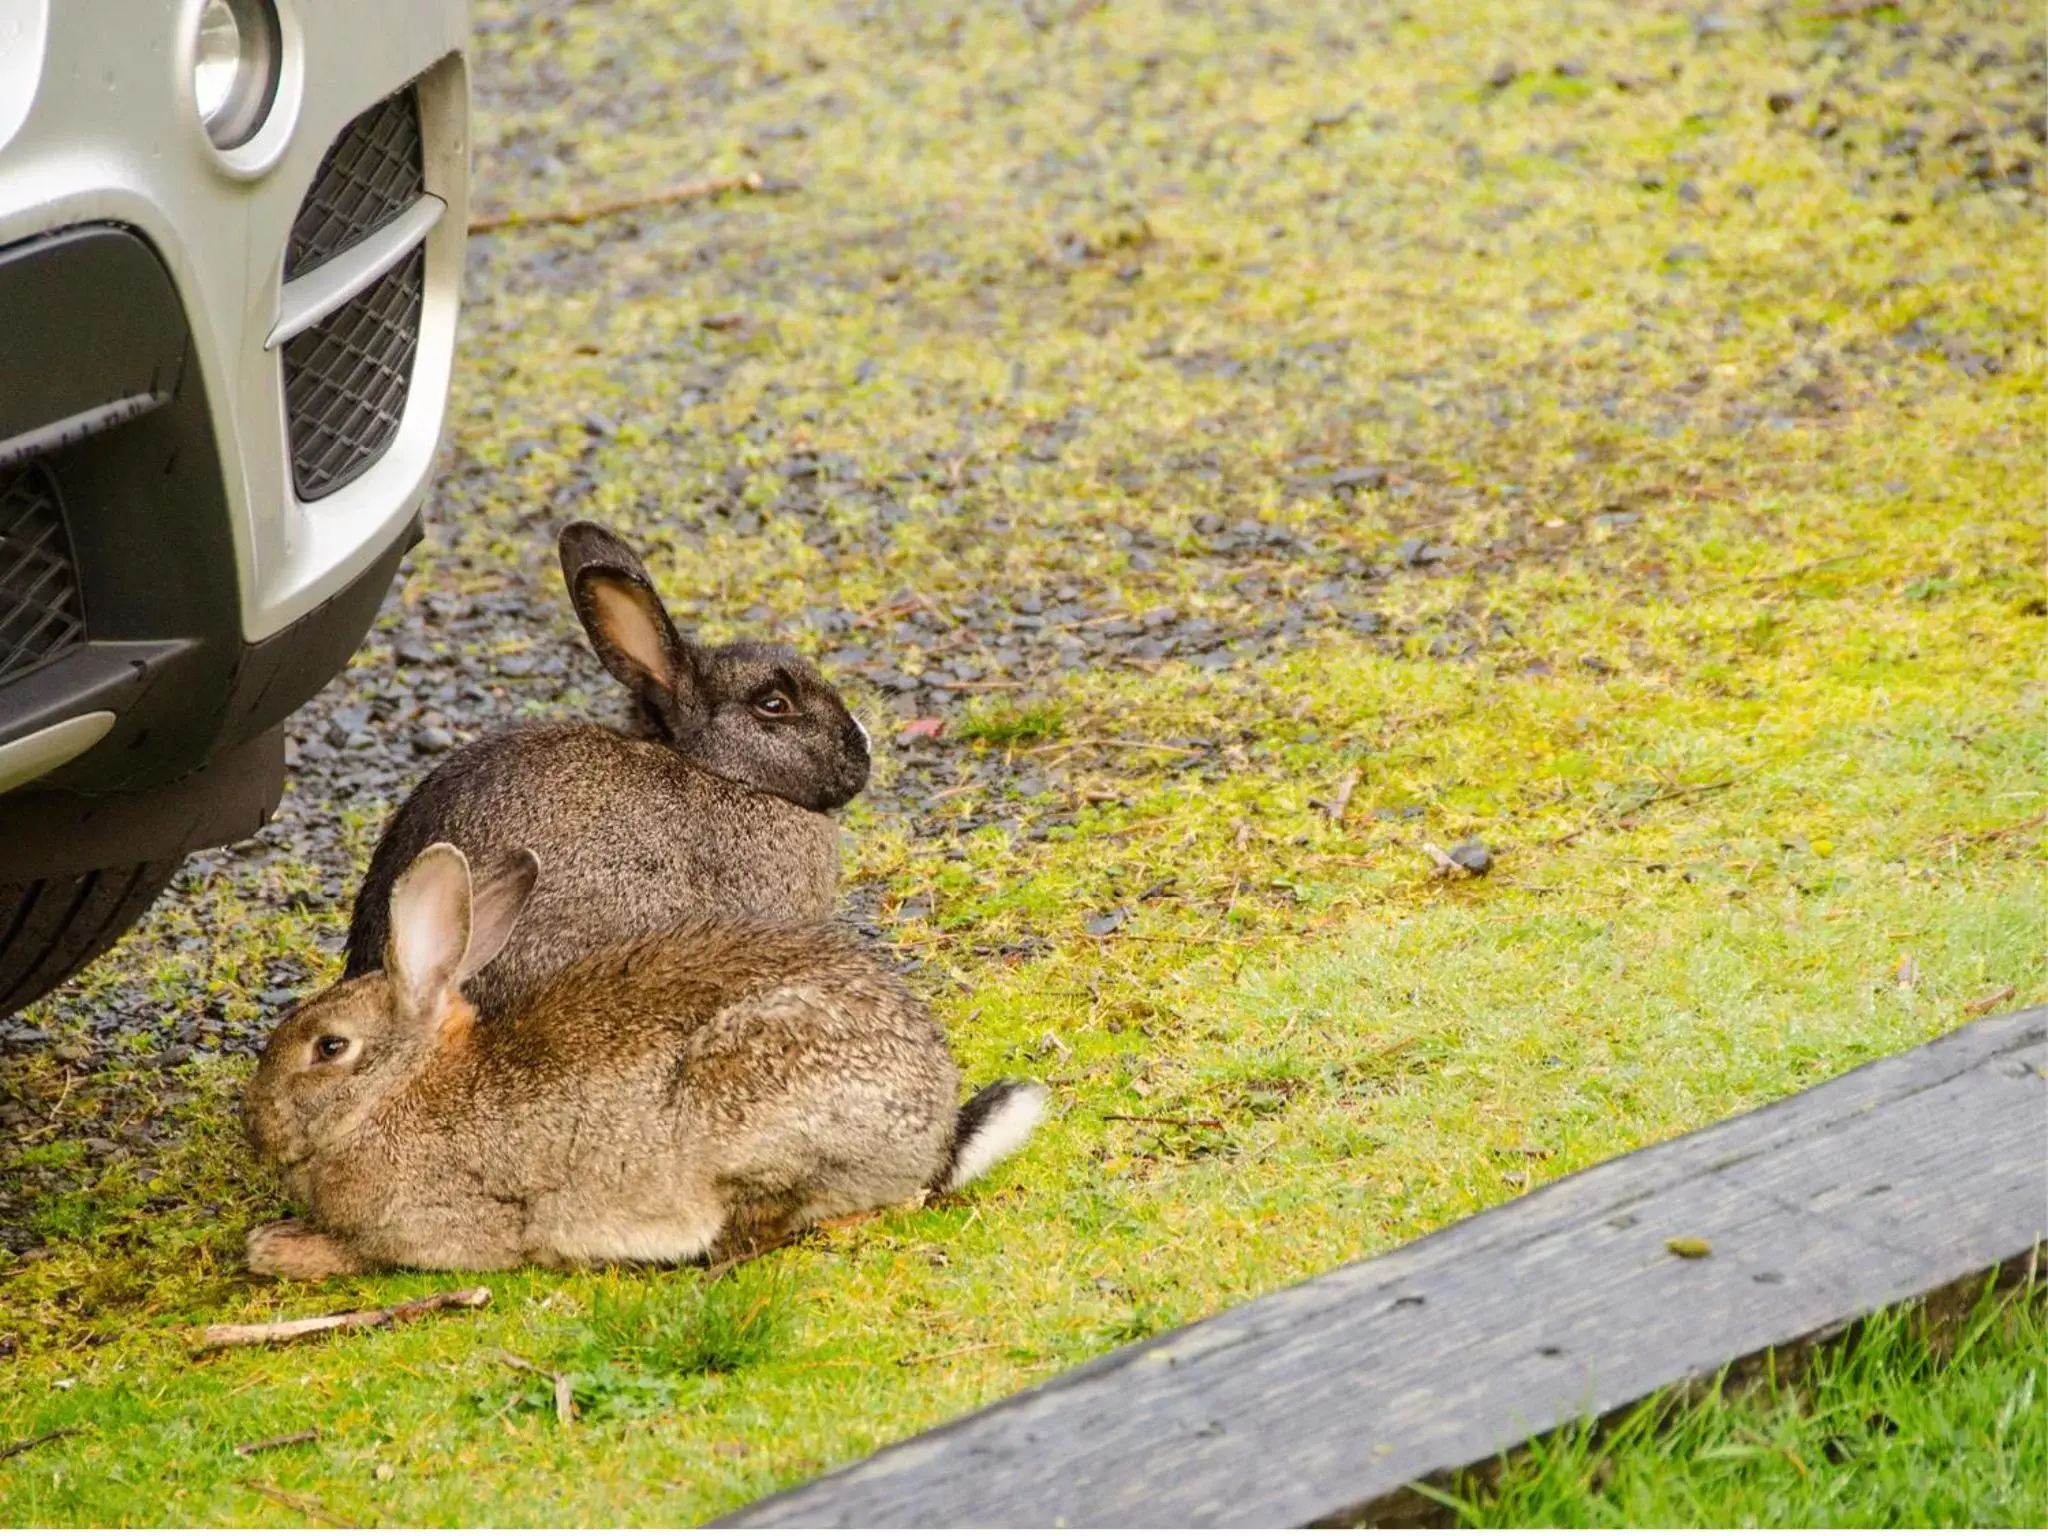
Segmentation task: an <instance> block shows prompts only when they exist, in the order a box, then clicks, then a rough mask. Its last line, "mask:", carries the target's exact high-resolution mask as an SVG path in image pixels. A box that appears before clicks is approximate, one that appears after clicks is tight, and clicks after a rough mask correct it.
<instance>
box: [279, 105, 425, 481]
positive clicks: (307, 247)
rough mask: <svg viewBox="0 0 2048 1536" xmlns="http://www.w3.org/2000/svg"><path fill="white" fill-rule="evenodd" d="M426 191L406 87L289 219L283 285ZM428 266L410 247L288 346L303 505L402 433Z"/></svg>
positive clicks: (375, 111) (416, 122) (352, 139)
mask: <svg viewBox="0 0 2048 1536" xmlns="http://www.w3.org/2000/svg"><path fill="white" fill-rule="evenodd" d="M425 189H426V182H425V176H424V173H423V169H422V163H421V154H420V116H419V99H418V96H417V95H416V93H415V92H414V91H413V89H412V88H411V87H410V86H408V87H407V88H406V89H405V90H402V91H400V92H398V93H397V94H396V95H394V96H390V97H387V98H386V99H385V100H383V101H381V102H379V103H378V104H377V105H376V106H374V107H372V108H370V109H369V110H368V111H367V112H364V113H362V114H361V115H359V116H358V117H357V118H356V119H355V120H354V121H353V122H351V123H350V124H349V125H348V126H347V127H346V128H344V129H343V130H342V131H341V136H340V137H339V138H337V139H336V140H335V141H334V145H333V147H332V148H331V149H329V150H328V151H327V156H326V158H325V159H324V160H322V161H321V162H320V171H319V174H318V175H316V176H315V177H314V178H313V188H312V190H311V191H310V192H308V193H307V194H306V200H305V201H304V202H303V203H301V204H300V205H299V211H298V215H297V216H296V217H295V218H294V219H293V220H292V233H291V239H290V242H289V243H288V245H287V246H286V249H285V259H284V273H285V280H286V281H287V282H289V281H290V280H291V279H292V278H294V277H296V276H298V275H300V274H301V273H303V272H306V271H309V270H310V269H312V268H314V267H317V266H319V265H320V263H321V262H323V261H326V260H328V259H329V258H331V257H334V256H337V255H339V254H340V253H341V252H343V251H345V250H347V249H348V248H349V247H350V246H352V245H354V244H355V243H356V242H357V241H359V240H361V239H362V238H363V237H364V236H365V235H367V234H369V233H371V232H372V231H373V230H376V229H378V228H381V227H382V226H383V225H385V224H387V223H389V222H390V221H391V220H392V219H394V218H396V217H397V216H398V215H399V214H401V213H403V212H405V210H406V209H408V208H410V207H411V206H412V205H413V204H414V203H415V202H416V201H418V199H419V197H420V196H421V194H422V193H423V192H424V191H425ZM425 269H426V260H425V253H424V251H420V250H416V251H414V252H413V253H412V254H411V255H409V256H408V257H406V259H405V260H404V261H402V262H400V263H399V264H398V265H397V266H395V267H393V268H392V269H391V270H390V271H389V272H387V273H385V274H384V276H382V277H381V278H379V279H378V280H377V281H376V282H375V283H373V284H371V285H370V287H368V288H367V289H365V290H364V291H363V292H362V293H360V294H358V295H356V297H355V298H353V299H351V300H350V301H349V302H348V303H347V304H344V305H343V306H342V307H341V308H340V309H338V310H336V311H335V312H334V313H333V314H331V315H329V316H328V317H327V318H326V319H324V320H322V321H321V322H320V323H319V324H318V325H315V326H313V327H312V328H311V329H309V330H306V331H303V332H301V333H300V334H299V335H297V336H294V337H293V338H292V339H291V340H290V341H288V342H286V343H285V346H284V395H285V422H286V426H287V429H288V430H289V432H290V434H291V454H292V484H293V486H294V488H295V489H296V490H297V492H298V496H299V499H300V500H301V501H314V500H317V499H318V498H320V497H322V496H326V495H328V494H330V493H332V492H334V491H337V490H339V489H341V487H342V486H344V485H347V484H348V483H349V482H350V481H351V480H353V479H355V478H356V477H357V476H358V475H360V474H362V473H363V471H364V470H366V469H368V468H369V467H370V466H371V465H372V464H374V463H376V462H377V460H378V458H379V457H381V456H382V454H383V452H384V450H385V449H386V448H388V447H390V446H391V439H392V438H393V437H394V436H396V435H397V432H398V423H399V418H400V417H401V416H403V415H404V414H405V400H406V393H407V390H408V388H409V387H410V385H411V383H412V365H413V357H414V354H415V353H416V352H417V351H418V348H419V334H420V312H421V308H422V305H423V302H424V296H425V291H426V289H425Z"/></svg>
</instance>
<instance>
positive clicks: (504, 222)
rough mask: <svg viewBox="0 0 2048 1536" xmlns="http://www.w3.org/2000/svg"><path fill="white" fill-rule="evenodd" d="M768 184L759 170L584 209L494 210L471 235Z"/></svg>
mask: <svg viewBox="0 0 2048 1536" xmlns="http://www.w3.org/2000/svg"><path fill="white" fill-rule="evenodd" d="M767 190H768V183H767V181H766V180H765V179H764V178H763V177H762V175H761V173H760V172H759V171H749V172H747V174H746V175H744V176H707V177H706V178H705V179H704V180H702V181H686V182H684V183H683V184H682V185H681V186H679V187H670V188H669V189H668V190H666V191H664V192H651V193H648V194H646V195H645V196H641V197H621V198H617V199H614V200H613V201H611V202H606V203H591V204H588V205H586V206H584V207H581V208H554V209H550V210H548V211H546V212H542V213H493V214H486V215H484V216H483V217H481V218H475V219H471V220H470V221H469V232H470V233H471V234H472V235H487V234H489V233H491V232H492V231H493V230H498V229H534V228H537V227H540V226H542V225H547V224H588V223H589V222H590V221H591V220H592V219H606V218H610V217H611V216H612V215H613V214H617V213H634V212H637V211H638V210H640V209H642V208H658V207H663V206H666V205H669V204H673V203H694V202H701V201H702V200H703V199H705V198H707V197H717V196H719V195H721V194H722V193H726V192H765V191H767Z"/></svg>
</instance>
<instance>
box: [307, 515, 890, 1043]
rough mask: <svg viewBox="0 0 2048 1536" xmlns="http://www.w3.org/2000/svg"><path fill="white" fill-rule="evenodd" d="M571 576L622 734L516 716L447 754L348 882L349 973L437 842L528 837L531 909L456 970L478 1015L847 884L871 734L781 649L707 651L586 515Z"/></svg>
mask: <svg viewBox="0 0 2048 1536" xmlns="http://www.w3.org/2000/svg"><path fill="white" fill-rule="evenodd" d="M561 556H562V575H563V578H564V579H565V580H566V581H567V583H568V587H569V595H570V598H571V600H572V601H573V602H574V603H575V605H576V614H577V617H578V618H580V619H581V620H582V621H583V628H584V630H585V632H586V633H587V634H588V635H589V637H590V643H591V645H592V647H593V648H594V649H595V650H596V652H597V655H598V659H599V660H600V661H602V662H603V663H604V665H605V668H606V670H607V671H609V672H610V673H611V674H612V676H614V677H616V678H617V679H618V680H619V681H620V682H622V683H624V684H625V685H626V687H627V688H628V689H629V690H631V692H632V696H633V702H634V709H635V724H634V727H633V730H632V731H631V732H628V731H621V730H616V729H613V728H612V727H610V726H604V725H592V724H550V725H530V726H515V727H513V728H512V729H510V730H506V731H501V732H499V733H497V734H495V735H492V736H487V737H485V738H484V739H483V740H481V741H476V742H472V743H470V744H469V745H468V746H466V747H463V748H462V749H460V750H459V751H456V752H453V753H450V754H449V756H448V757H447V758H446V760H444V761H443V762H442V763H441V764H440V765H439V766H438V767H436V768H435V769H434V771H433V772H432V773H430V774H428V775H427V777H426V778H425V779H424V780H422V781H421V783H420V784H419V786H418V788H416V789H415V790H414V791H413V793H412V796H411V798H410V799H408V800H407V801H406V802H405V804H404V805H402V806H400V807H399V809H398V813H397V814H396V815H395V816H393V817H392V818H391V824H390V825H389V826H387V827H386V828H385V829H384V835H383V837H382V838H380V839H379V840H378V843H377V851H376V852H375V853H374V854H373V855H372V856H371V858H370V868H369V872H368V873H367V874H366V875H365V876H364V877H363V885H362V889H361V890H360V891H358V892H357V893H356V904H355V912H354V915H353V917H352V919H351V921H350V924H349V935H348V964H347V969H346V970H345V971H344V972H343V975H344V976H345V977H353V976H364V975H368V974H369V973H370V972H372V971H374V970H376V969H377V968H378V967H379V966H380V965H382V964H383V959H384V948H385V943H386V940H387V938H388V936H389V932H390V926H389V913H390V907H391V889H392V884H393V882H394V881H395V880H396V879H397V878H398V876H399V875H400V874H401V873H402V872H403V871H404V870H405V869H406V867H407V866H408V865H410V864H411V863H412V861H413V860H414V859H415V858H417V857H418V856H419V855H420V853H421V852H423V851H424V850H425V849H426V848H427V847H428V846H429V845H431V844H434V843H440V842H447V843H453V844H455V845H456V846H457V847H459V848H461V849H462V850H463V851H464V852H466V853H467V854H468V855H469V857H470V858H471V859H472V860H474V861H476V862H478V863H479V864H482V863H488V862H489V861H490V860H491V859H492V858H494V857H495V856H498V855H501V854H505V853H508V852H510V850H512V849H515V848H531V849H533V850H534V851H535V852H536V853H538V854H539V856H540V862H541V868H542V870H543V871H544V873H543V875H542V876H541V880H540V884H539V886H538V887H537V888H536V889H535V891H534V893H533V897H532V900H531V902H530V904H529V906H528V909H527V913H526V916H525V919H524V920H523V921H522V922H521V923H520V924H519V929H518V931H517V933H516V934H514V936H513V937H512V939H511V941H510V942H509V943H508V944H507V945H506V946H505V948H504V950H503V951H502V952H501V953H500V954H499V955H498V957H497V959H495V960H494V961H492V962H491V964H490V965H488V966H486V967H484V969H483V970H482V971H480V972H479V973H478V974H477V975H476V976H475V977H473V978H472V979H471V980H470V981H469V982H468V983H467V987H466V990H467V993H468V996H469V999H470V1001H471V1003H472V1004H473V1005H474V1006H475V1007H476V1008H477V1009H478V1010H479V1011H480V1012H482V1013H483V1014H485V1015H486V1016H488V1015H491V1014H495V1013H497V1012H499V1011H501V1010H502V1009H503V1008H504V1007H505V1005H506V1004H507V1003H509V1002H510V1001H511V1000H512V999H513V998H515V997H517V996H518V995H519V994H520V993H521V992H524V991H525V990H527V989H528V988H529V987H531V986H532V985H533V984H534V983H535V982H537V981H539V980H541V979H542V978H543V977H546V976H549V975H552V974H553V973H554V972H555V971H558V970H560V969H561V968H562V967H563V966H565V965H567V964H569V963H571V962H572V961H575V960H577V959H579V958H580V957H582V956H583V955H586V954H588V953H590V951H592V950H594V949H598V948H602V947H604V946H605V945H609V944H617V943H620V942H623V941H626V940H630V939H635V938H639V937H641V936H643V935H646V934H650V933H658V932H661V931H663V930H665V929H668V928H671V927H673V926H674V925H675V924H676V923H678V922H681V921H683V920H685V919H688V918H693V917H699V916H707V915H710V916H720V915H722V916H753V917H763V918H768V919H771V920H776V921H783V922H816V921H818V920H820V919H822V918H824V917H826V916H828V915H829V914H830V912H831V910H832V904H833V897H834V894H835V892H836V890H837V888H838V881H839V831H838V825H837V823H836V822H835V821H834V820H833V819H832V817H831V816H830V815H829V814H827V813H828V812H831V811H833V810H836V809H837V808H838V807H840V806H842V805H844V804H845V803H846V802H847V801H849V800H851V799H852V798H853V797H854V796H855V795H857V794H859V793H860V792H861V790H862V789H863V788H864V787H865V786H866V784H867V779H868V738H867V733H866V732H865V731H863V730H862V729H861V727H860V723H859V722H858V721H856V720H855V719H854V718H853V716H852V714H851V713H849V712H848V710H847V708H846V706H845V704H843V703H842V702H841V701H840V698H839V695H838V694H837V693H835V692H833V690H832V687H831V685H830V684H828V683H827V682H826V681H825V679H824V678H823V677H821V676H819V675H818V672H817V669H816V668H814V667H812V666H811V665H810V663H808V662H806V661H805V660H804V659H803V658H802V657H800V656H798V655H797V653H796V652H795V651H793V650H791V649H790V648H789V647H788V646H785V645H768V644H763V643H760V642H757V641H750V640H743V641H736V642H734V643H733V644H731V645H722V646H715V647H710V646H701V645H697V644H695V643H693V642H692V641H689V640H686V639H684V638H683V636H682V635H681V634H679V633H678V632H677V630H676V627H675V625H674V624H673V623H672V622H671V621H670V619H669V616H668V611H667V609H666V608H664V607H663V606H662V601H661V598H660V596H659V595H658V594H657V593H656V592H655V590H654V583H653V582H652V581H651V580H650V579H649V577H648V575H647V570H646V567H644V566H643V565H642V564H641V563H640V559H639V557H638V556H637V555H635V554H634V553H633V551H632V550H631V549H629V548H627V547H626V545H625V544H624V543H623V542H622V541H621V540H620V539H619V538H617V537H616V536H615V535H613V534H612V533H610V532H608V531H607V530H606V529H603V528H600V527H598V526H597V524H595V523H585V522H578V523H571V524H570V525H569V526H568V527H566V528H564V529H563V530H562V536H561Z"/></svg>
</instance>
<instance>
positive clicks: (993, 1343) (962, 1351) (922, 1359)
mask: <svg viewBox="0 0 2048 1536" xmlns="http://www.w3.org/2000/svg"><path fill="white" fill-rule="evenodd" d="M1002 1347H1003V1346H1002V1341H1001V1340H999V1339H983V1340H982V1341H981V1342H980V1343H979V1344H962V1345H961V1346H960V1347H959V1348H958V1349H935V1350H933V1351H932V1352H931V1353H930V1354H924V1355H905V1356H903V1357H902V1358H901V1359H899V1360H898V1361H897V1362H896V1363H897V1364H898V1365H905V1366H908V1365H930V1364H931V1363H932V1362H933V1361H935V1360H951V1359H953V1358H954V1357H956V1356H958V1355H973V1354H979V1353H980V1352H981V1351H982V1350H984V1349H1001V1348H1002Z"/></svg>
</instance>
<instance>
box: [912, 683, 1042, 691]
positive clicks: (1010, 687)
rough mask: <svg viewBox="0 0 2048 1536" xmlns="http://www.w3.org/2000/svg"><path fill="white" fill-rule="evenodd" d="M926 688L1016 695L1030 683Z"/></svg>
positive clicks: (967, 684) (926, 685)
mask: <svg viewBox="0 0 2048 1536" xmlns="http://www.w3.org/2000/svg"><path fill="white" fill-rule="evenodd" d="M923 686H924V687H926V688H943V689H944V690H945V691H946V692H948V693H1016V692H1019V691H1021V690H1022V689H1025V688H1029V687H1030V686H1031V685H1030V684H1029V683H925V684H923Z"/></svg>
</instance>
